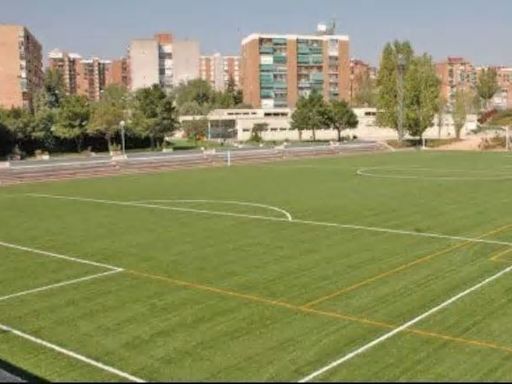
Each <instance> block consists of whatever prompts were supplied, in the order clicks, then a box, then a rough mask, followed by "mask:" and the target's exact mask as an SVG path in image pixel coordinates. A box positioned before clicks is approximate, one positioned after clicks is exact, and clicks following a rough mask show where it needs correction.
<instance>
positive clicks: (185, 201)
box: [133, 199, 293, 221]
mask: <svg viewBox="0 0 512 384" xmlns="http://www.w3.org/2000/svg"><path fill="white" fill-rule="evenodd" d="M133 203H143V204H144V203H220V204H231V205H240V206H247V207H257V208H265V209H269V210H272V211H275V212H279V213H282V214H283V215H284V216H286V218H287V219H288V221H292V220H293V217H292V215H291V214H290V213H289V212H288V211H285V210H284V209H281V208H278V207H274V206H272V205H267V204H260V203H251V202H247V201H234V200H208V199H186V200H182V199H178V200H141V201H133ZM226 213H232V212H226Z"/></svg>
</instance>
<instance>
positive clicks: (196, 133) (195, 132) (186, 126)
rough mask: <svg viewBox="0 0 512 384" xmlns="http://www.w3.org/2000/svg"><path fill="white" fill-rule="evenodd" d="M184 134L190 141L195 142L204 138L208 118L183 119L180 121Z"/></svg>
mask: <svg viewBox="0 0 512 384" xmlns="http://www.w3.org/2000/svg"><path fill="white" fill-rule="evenodd" d="M181 126H182V128H183V131H184V132H185V135H186V136H187V138H188V139H189V140H190V141H193V142H194V143H197V141H198V140H204V138H205V137H206V135H207V131H208V119H206V118H205V117H204V118H201V119H193V120H185V121H183V122H182V123H181Z"/></svg>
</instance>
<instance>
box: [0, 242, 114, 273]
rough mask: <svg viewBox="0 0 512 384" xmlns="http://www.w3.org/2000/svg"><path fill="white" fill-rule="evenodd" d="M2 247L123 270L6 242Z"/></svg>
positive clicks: (2, 243) (0, 243) (0, 244)
mask: <svg viewBox="0 0 512 384" xmlns="http://www.w3.org/2000/svg"><path fill="white" fill-rule="evenodd" d="M0 247H5V248H12V249H17V250H19V251H26V252H30V253H35V254H39V255H43V256H48V257H54V258H57V259H63V260H68V261H74V262H76V263H81V264H88V265H94V266H96V267H101V268H107V269H111V270H113V271H120V270H122V268H118V267H114V266H112V265H108V264H103V263H97V262H94V261H89V260H84V259H79V258H77V257H71V256H64V255H61V254H58V253H54V252H47V251H42V250H40V249H35V248H29V247H24V246H21V245H17V244H12V243H7V242H4V241H0Z"/></svg>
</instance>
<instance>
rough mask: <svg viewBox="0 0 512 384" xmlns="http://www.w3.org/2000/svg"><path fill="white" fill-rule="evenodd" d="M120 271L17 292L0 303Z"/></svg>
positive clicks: (119, 270) (5, 297)
mask: <svg viewBox="0 0 512 384" xmlns="http://www.w3.org/2000/svg"><path fill="white" fill-rule="evenodd" d="M122 271H123V270H122V269H115V270H113V271H108V272H103V273H97V274H95V275H89V276H85V277H81V278H79V279H74V280H68V281H63V282H61V283H56V284H51V285H46V286H44V287H39V288H34V289H29V290H27V291H22V292H17V293H13V294H10V295H7V296H0V302H2V301H5V300H9V299H13V298H15V297H20V296H25V295H29V294H32V293H37V292H43V291H47V290H49V289H53V288H60V287H64V286H66V285H72V284H77V283H81V282H84V281H89V280H93V279H98V278H100V277H105V276H109V275H113V274H115V273H119V272H122Z"/></svg>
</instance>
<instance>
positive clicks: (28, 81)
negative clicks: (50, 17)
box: [0, 24, 43, 109]
mask: <svg viewBox="0 0 512 384" xmlns="http://www.w3.org/2000/svg"><path fill="white" fill-rule="evenodd" d="M42 85H43V60H42V47H41V44H40V43H39V42H38V41H37V39H36V38H35V37H34V35H32V33H30V31H29V30H28V29H27V28H25V27H24V26H21V25H9V24H0V106H2V107H5V108H12V107H23V108H29V109H31V108H32V101H33V96H34V92H35V91H37V90H38V89H39V88H41V87H42Z"/></svg>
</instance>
